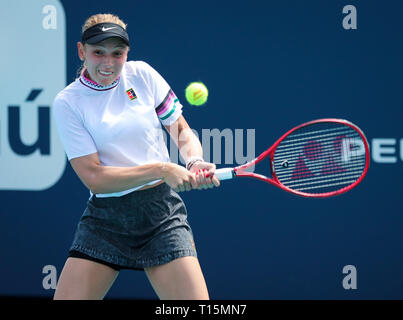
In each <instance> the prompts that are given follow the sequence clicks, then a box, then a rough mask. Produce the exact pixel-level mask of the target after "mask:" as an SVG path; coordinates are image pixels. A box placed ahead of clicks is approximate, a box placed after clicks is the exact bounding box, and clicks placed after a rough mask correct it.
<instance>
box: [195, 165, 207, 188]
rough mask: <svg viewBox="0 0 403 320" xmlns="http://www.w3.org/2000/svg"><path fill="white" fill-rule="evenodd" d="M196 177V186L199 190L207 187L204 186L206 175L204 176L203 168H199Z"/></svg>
mask: <svg viewBox="0 0 403 320" xmlns="http://www.w3.org/2000/svg"><path fill="white" fill-rule="evenodd" d="M197 178H198V181H197V182H198V185H199V187H198V189H199V190H204V189H207V188H206V182H207V181H206V177H205V174H204V171H203V170H201V169H200V170H199V172H198V176H197Z"/></svg>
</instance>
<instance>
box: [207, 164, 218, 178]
mask: <svg viewBox="0 0 403 320" xmlns="http://www.w3.org/2000/svg"><path fill="white" fill-rule="evenodd" d="M215 170H216V166H215V164H214V163H212V164H211V167H210V168H209V170H208V174H209V176H211V177H212V176H214V173H215Z"/></svg>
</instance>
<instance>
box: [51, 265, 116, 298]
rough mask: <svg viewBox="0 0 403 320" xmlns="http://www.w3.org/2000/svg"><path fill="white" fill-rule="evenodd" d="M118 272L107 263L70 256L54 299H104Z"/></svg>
mask: <svg viewBox="0 0 403 320" xmlns="http://www.w3.org/2000/svg"><path fill="white" fill-rule="evenodd" d="M118 274H119V272H118V271H116V270H114V269H112V268H110V267H108V266H106V265H103V264H100V263H97V262H94V261H90V260H86V259H81V258H71V257H70V258H68V259H67V261H66V264H65V265H64V268H63V271H62V273H61V274H60V278H59V281H58V283H57V287H56V291H55V295H54V299H55V300H59V299H63V300H66V299H74V300H81V299H83V300H97V299H103V297H104V296H105V295H106V293H107V292H108V290H109V289H110V287H111V286H112V284H113V282H114V281H115V279H116V277H117V275H118Z"/></svg>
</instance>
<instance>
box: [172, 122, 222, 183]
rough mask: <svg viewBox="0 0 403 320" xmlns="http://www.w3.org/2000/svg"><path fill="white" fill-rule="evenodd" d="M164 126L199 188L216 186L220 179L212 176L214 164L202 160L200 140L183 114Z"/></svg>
mask: <svg viewBox="0 0 403 320" xmlns="http://www.w3.org/2000/svg"><path fill="white" fill-rule="evenodd" d="M165 128H166V129H167V131H168V133H169V135H170V136H171V137H172V139H173V140H174V142H175V143H176V145H177V146H178V149H179V152H180V154H181V156H182V158H183V159H184V160H185V162H186V165H187V169H188V170H189V171H190V172H193V173H195V174H196V179H197V183H198V185H199V189H207V188H213V187H214V186H216V187H218V186H219V185H220V181H219V180H218V179H217V178H216V177H215V176H214V172H215V169H216V166H215V164H214V163H209V162H205V161H203V148H202V146H201V143H200V140H199V139H198V138H197V136H196V135H195V134H194V133H193V131H192V129H191V128H190V127H189V124H188V123H187V121H186V120H185V118H184V117H183V115H181V116H180V117H179V118H178V120H176V121H175V122H174V123H173V124H171V125H169V126H168V125H165Z"/></svg>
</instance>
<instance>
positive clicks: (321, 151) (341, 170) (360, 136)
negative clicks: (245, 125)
mask: <svg viewBox="0 0 403 320" xmlns="http://www.w3.org/2000/svg"><path fill="white" fill-rule="evenodd" d="M267 157H268V158H269V159H270V170H271V176H272V177H271V178H269V177H266V176H264V175H262V174H257V173H254V172H251V171H247V170H248V169H254V166H256V165H257V164H258V163H259V162H261V161H262V160H263V159H265V158H267ZM368 167H369V147H368V142H367V139H366V138H365V135H364V133H363V132H362V131H361V130H360V128H358V127H357V126H356V125H354V124H353V123H351V122H349V121H347V120H341V119H320V120H314V121H310V122H307V123H304V124H301V125H299V126H297V127H295V128H293V129H291V130H290V131H288V132H287V133H286V134H284V135H283V136H282V137H281V138H280V139H279V140H277V142H276V143H274V144H273V145H272V146H271V147H270V148H269V149H267V150H266V151H265V152H263V153H262V154H260V155H259V156H258V157H257V158H255V159H254V160H252V161H250V162H248V163H246V164H243V165H241V166H238V167H235V168H222V169H217V170H216V171H215V176H216V177H217V178H218V179H219V180H228V179H234V178H236V177H250V178H255V179H258V180H262V181H264V182H268V183H270V184H272V185H275V186H277V187H279V188H281V189H283V190H285V191H288V192H291V193H293V194H296V195H299V196H304V197H315V198H324V197H330V196H335V195H338V194H341V193H344V192H346V191H349V190H351V189H353V188H354V187H356V186H357V185H358V184H359V183H360V182H361V181H362V179H363V178H364V177H365V175H366V174H367V171H368Z"/></svg>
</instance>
